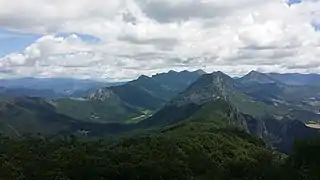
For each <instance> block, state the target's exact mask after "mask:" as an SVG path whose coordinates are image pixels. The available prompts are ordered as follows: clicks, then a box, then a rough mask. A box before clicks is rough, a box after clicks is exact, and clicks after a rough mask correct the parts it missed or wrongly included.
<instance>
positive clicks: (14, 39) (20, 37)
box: [0, 29, 41, 56]
mask: <svg viewBox="0 0 320 180" xmlns="http://www.w3.org/2000/svg"><path fill="white" fill-rule="evenodd" d="M40 37H41V35H35V34H23V33H17V32H13V31H8V30H5V29H0V56H3V55H5V54H8V53H11V52H16V51H18V52H19V51H22V50H24V48H25V47H26V46H28V45H29V44H31V43H33V42H34V41H36V40H37V39H38V38H40Z"/></svg>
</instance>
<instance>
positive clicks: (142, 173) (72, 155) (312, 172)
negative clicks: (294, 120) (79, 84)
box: [0, 122, 320, 180]
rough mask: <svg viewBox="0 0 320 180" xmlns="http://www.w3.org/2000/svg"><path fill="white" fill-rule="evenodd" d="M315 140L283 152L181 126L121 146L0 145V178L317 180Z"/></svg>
mask: <svg viewBox="0 0 320 180" xmlns="http://www.w3.org/2000/svg"><path fill="white" fill-rule="evenodd" d="M319 149H320V139H310V140H305V141H297V142H296V143H295V145H294V147H293V150H292V152H291V153H290V155H285V154H281V153H279V152H277V151H275V150H273V149H271V148H269V147H267V146H266V144H265V143H264V142H263V141H262V140H260V139H257V138H255V137H252V136H250V135H249V134H247V133H245V132H242V131H240V130H238V129H235V128H231V127H225V128H216V127H215V126H210V124H208V123H207V124H206V123H195V122H194V123H181V124H177V125H174V126H171V127H168V128H165V129H163V130H159V132H157V133H152V134H149V135H140V136H135V137H133V138H126V139H123V140H120V141H111V140H107V139H99V140H95V141H87V142H86V141H82V140H77V137H75V136H68V137H65V138H52V139H50V138H44V137H41V136H29V137H25V138H23V139H10V138H7V137H1V139H0V162H1V163H0V179H1V180H24V179H32V180H44V179H46V180H73V179H76V180H87V179H93V180H95V179H97V180H100V179H125V180H128V179H137V180H138V179H163V180H167V179H185V180H188V179H190V180H196V179H199V180H201V179H204V180H206V179H216V180H220V179H221V180H228V179H230V180H258V179H261V180H263V179H267V180H270V179H271V180H277V179H279V180H286V179H287V180H304V179H307V180H318V179H319V177H320V171H319V169H320V154H319V152H318V151H319Z"/></svg>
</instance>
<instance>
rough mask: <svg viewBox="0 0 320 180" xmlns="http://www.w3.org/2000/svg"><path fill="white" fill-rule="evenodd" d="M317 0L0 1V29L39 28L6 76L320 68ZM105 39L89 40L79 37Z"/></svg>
mask: <svg viewBox="0 0 320 180" xmlns="http://www.w3.org/2000/svg"><path fill="white" fill-rule="evenodd" d="M319 14H320V1H316V0H303V1H302V3H300V4H294V5H291V6H289V5H288V4H287V3H286V0H268V1H265V0H224V1H222V0H108V1H104V0H96V1H89V0H77V1H75V0H56V1H52V0H29V1H28V2H26V1H24V0H11V1H7V0H0V28H4V29H8V30H14V31H20V32H28V33H37V34H42V35H43V37H41V38H40V39H38V40H37V41H35V42H34V43H32V44H30V45H29V46H28V47H26V48H25V50H24V51H23V52H15V53H11V54H8V55H5V56H4V57H2V58H0V68H1V70H0V75H1V76H8V75H10V76H74V77H91V78H112V79H115V80H118V79H128V78H133V77H136V76H138V75H140V74H152V73H156V72H158V71H159V72H160V71H167V70H169V69H176V70H183V69H192V70H193V69H198V68H203V69H205V70H207V71H213V70H223V71H225V72H227V73H229V74H232V75H239V74H243V73H246V72H248V71H250V70H252V69H256V70H261V71H265V72H268V71H279V72H316V73H320V60H319V58H318V57H320V56H319V55H320V48H319V47H320V31H316V29H315V28H314V27H313V26H312V23H314V24H316V23H319V20H318V19H320V18H319V17H320V15H319ZM60 33H69V34H74V33H78V34H88V35H91V36H94V37H97V38H99V39H100V41H99V42H98V43H89V42H87V41H85V40H84V39H82V38H81V37H79V36H77V35H70V36H68V37H60V36H59V35H57V34H60Z"/></svg>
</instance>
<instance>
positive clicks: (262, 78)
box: [238, 71, 280, 84]
mask: <svg viewBox="0 0 320 180" xmlns="http://www.w3.org/2000/svg"><path fill="white" fill-rule="evenodd" d="M238 81H240V82H241V83H245V84H250V83H260V84H265V83H267V84H269V83H280V82H278V81H277V80H276V79H274V78H272V77H271V76H269V75H267V74H263V73H260V72H257V71H251V72H250V73H249V74H247V75H245V76H243V77H241V78H239V79H238Z"/></svg>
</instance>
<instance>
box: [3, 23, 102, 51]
mask: <svg viewBox="0 0 320 180" xmlns="http://www.w3.org/2000/svg"><path fill="white" fill-rule="evenodd" d="M70 34H76V35H77V36H78V37H80V38H81V39H82V40H83V41H85V42H87V43H98V42H99V41H100V39H99V38H97V37H95V36H92V35H86V34H78V33H59V34H56V35H57V36H59V37H67V36H69V35H70ZM42 36H43V35H39V34H30V33H19V32H15V31H9V30H5V29H1V28H0V57H1V56H4V55H6V54H9V53H13V52H21V51H23V50H24V49H25V48H26V47H27V46H28V45H30V44H32V43H34V42H35V41H36V40H37V39H39V38H40V37H42Z"/></svg>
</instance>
